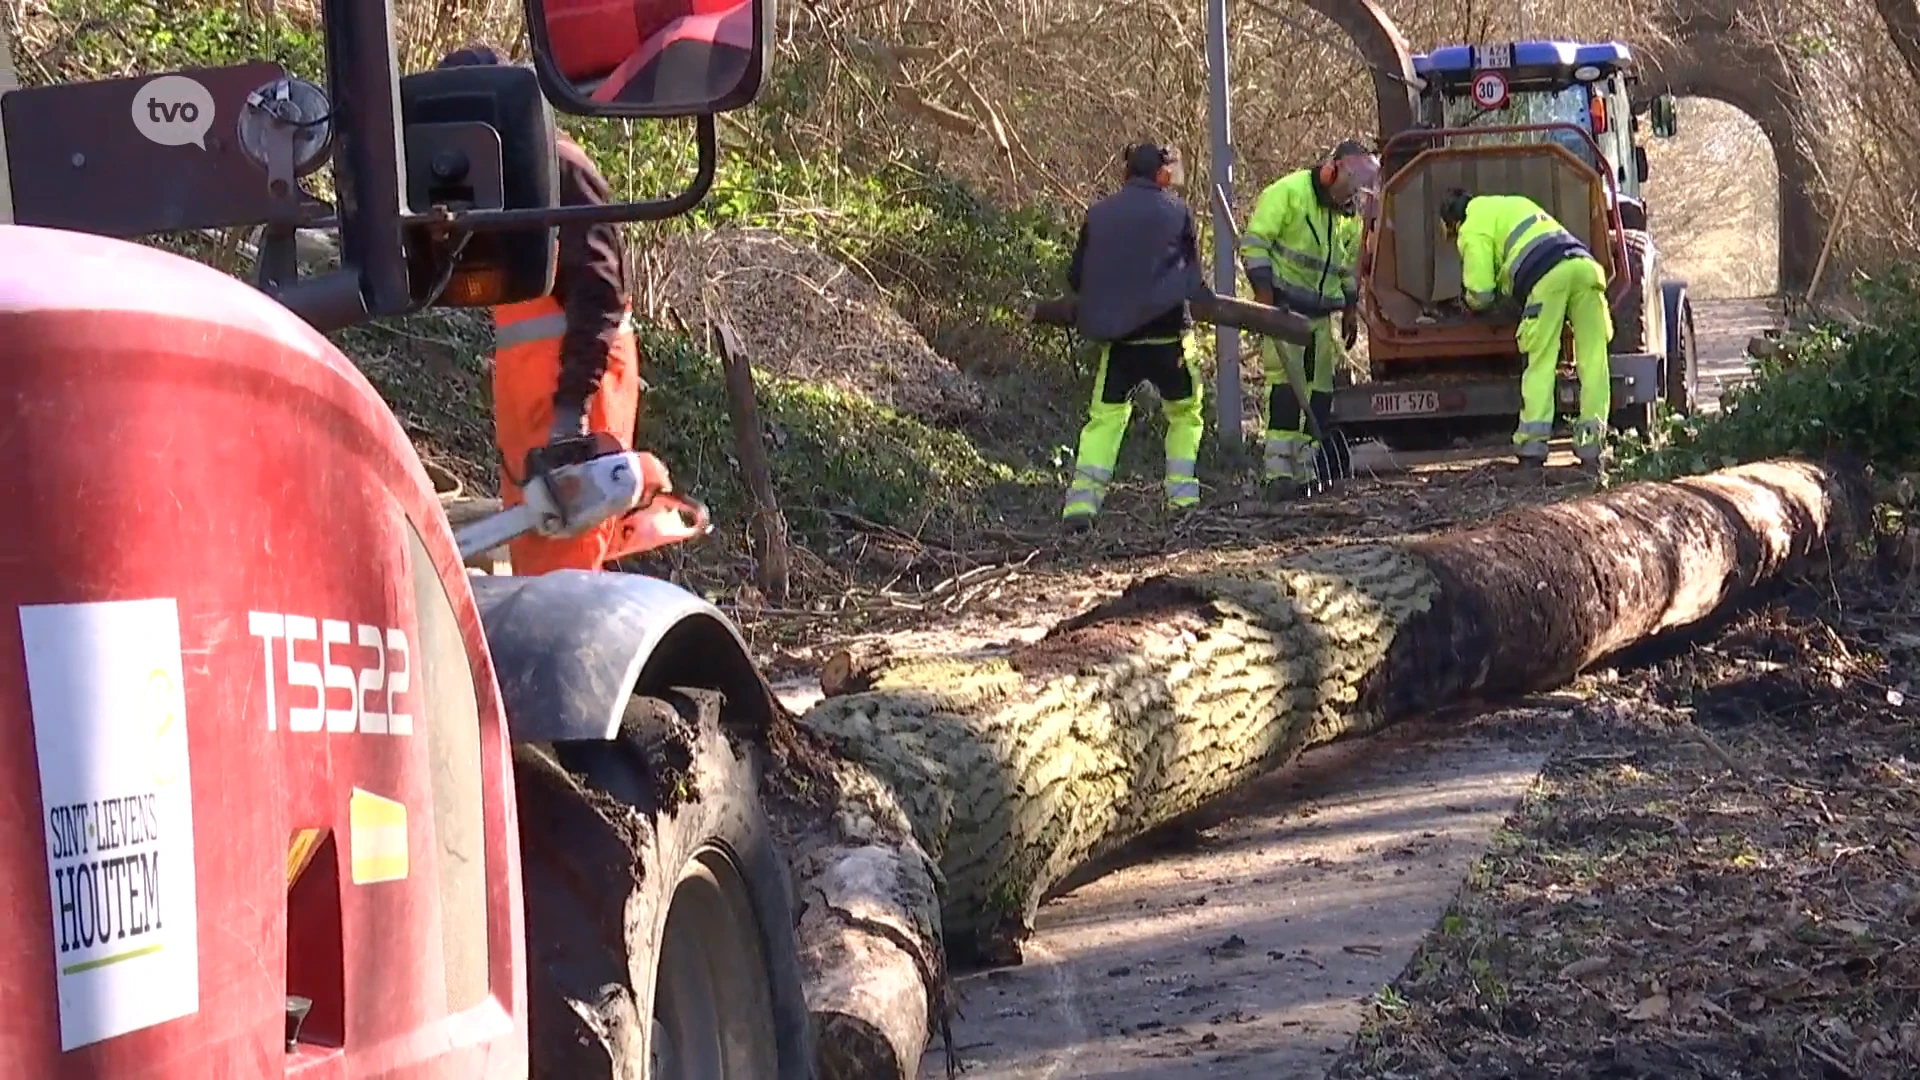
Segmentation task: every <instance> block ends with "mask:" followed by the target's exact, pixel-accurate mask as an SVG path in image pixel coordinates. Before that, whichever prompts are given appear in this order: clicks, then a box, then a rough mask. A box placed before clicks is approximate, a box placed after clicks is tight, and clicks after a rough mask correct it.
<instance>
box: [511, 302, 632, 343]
mask: <svg viewBox="0 0 1920 1080" xmlns="http://www.w3.org/2000/svg"><path fill="white" fill-rule="evenodd" d="M620 332H621V333H623V334H631V333H633V313H632V312H630V311H629V312H626V313H624V314H622V315H621V316H620ZM566 333H567V313H566V312H564V311H556V312H554V313H552V314H550V315H535V316H534V317H533V318H531V319H521V320H520V321H519V322H510V323H507V324H506V325H504V326H503V325H501V324H500V322H499V320H498V319H496V320H495V321H494V327H493V348H494V350H495V351H496V352H497V351H499V350H501V349H510V348H512V347H514V346H515V345H526V344H528V343H530V342H535V341H545V340H547V339H548V338H557V337H565V336H566Z"/></svg>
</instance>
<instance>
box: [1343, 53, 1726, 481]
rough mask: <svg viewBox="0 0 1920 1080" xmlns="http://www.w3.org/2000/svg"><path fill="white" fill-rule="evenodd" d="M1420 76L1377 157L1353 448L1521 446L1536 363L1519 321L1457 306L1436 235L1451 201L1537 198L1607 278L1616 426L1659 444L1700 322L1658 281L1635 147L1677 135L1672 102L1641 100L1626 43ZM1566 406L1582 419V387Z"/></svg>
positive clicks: (1691, 360) (1424, 61)
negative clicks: (1665, 412) (1514, 435)
mask: <svg viewBox="0 0 1920 1080" xmlns="http://www.w3.org/2000/svg"><path fill="white" fill-rule="evenodd" d="M1413 67H1414V73H1415V74H1416V75H1417V76H1418V83H1419V85H1418V89H1417V110H1416V114H1415V115H1416V120H1415V125H1414V127H1413V128H1412V129H1410V130H1407V131H1403V132H1399V133H1395V134H1393V135H1392V136H1391V137H1390V138H1389V139H1387V141H1386V143H1385V145H1384V146H1382V148H1381V159H1382V171H1381V185H1380V193H1379V199H1378V201H1377V203H1376V206H1375V208H1374V212H1373V213H1372V214H1371V215H1370V216H1369V220H1368V223H1367V228H1366V230H1365V233H1364V236H1363V240H1362V255H1361V268H1362V274H1361V279H1362V280H1361V289H1360V291H1361V309H1362V312H1363V314H1364V316H1365V318H1366V320H1367V327H1368V334H1367V340H1368V353H1369V362H1370V375H1371V381H1369V382H1365V383H1360V384H1356V385H1352V386H1348V387H1344V388H1342V389H1341V390H1339V391H1338V392H1337V393H1336V395H1335V399H1334V403H1333V418H1334V419H1335V420H1336V421H1337V422H1338V423H1339V424H1340V425H1341V426H1342V428H1343V430H1344V431H1345V432H1346V433H1347V434H1349V435H1350V436H1359V437H1373V438H1376V439H1378V440H1380V441H1381V442H1384V443H1386V444H1387V445H1388V446H1389V447H1391V448H1393V449H1406V450H1412V449H1435V448H1439V447H1444V446H1446V445H1448V444H1450V443H1453V442H1455V441H1456V440H1461V439H1467V440H1470V441H1479V440H1481V439H1483V438H1487V437H1491V436H1495V435H1504V434H1506V433H1510V432H1511V431H1512V429H1513V424H1514V422H1515V420H1516V418H1517V417H1518V415H1519V411H1520V382H1519V376H1520V371H1521V368H1522V366H1523V359H1522V357H1521V355H1520V351H1519V348H1518V346H1517V345H1516V344H1515V342H1514V331H1515V324H1514V323H1512V322H1505V323H1502V322H1500V321H1497V320H1491V319H1488V318H1486V317H1482V316H1473V315H1470V314H1469V313H1467V312H1466V311H1465V310H1464V309H1463V308H1462V307H1461V306H1460V304H1459V299H1460V261H1459V255H1458V252H1457V251H1455V250H1454V249H1453V246H1452V245H1451V244H1449V243H1446V242H1445V240H1444V238H1443V237H1442V235H1441V232H1440V229H1439V209H1440V201H1441V199H1442V198H1443V197H1444V196H1445V194H1446V192H1447V190H1448V189H1450V188H1454V187H1464V188H1467V189H1469V190H1472V191H1476V192H1481V193H1489V194H1492V193H1507V194H1523V195H1526V196H1528V197H1529V198H1532V199H1533V200H1534V201H1535V202H1538V203H1539V204H1540V205H1541V206H1542V207H1544V208H1546V209H1547V211H1548V212H1549V213H1552V214H1553V215H1554V216H1555V217H1556V218H1558V219H1559V220H1560V222H1561V223H1562V224H1563V225H1565V226H1566V227H1567V228H1568V229H1569V230H1570V231H1572V232H1574V233H1575V234H1576V235H1579V236H1580V237H1581V239H1582V240H1584V241H1585V242H1586V243H1587V245H1588V247H1589V248H1590V249H1591V250H1592V251H1593V253H1594V255H1595V257H1596V258H1598V259H1599V260H1600V261H1601V262H1602V263H1603V264H1605V265H1607V267H1608V281H1609V288H1608V302H1609V305H1610V307H1611V309H1612V312H1613V322H1614V337H1613V342H1612V345H1611V348H1610V352H1611V354H1612V357H1611V359H1612V368H1613V416H1612V423H1613V426H1614V427H1616V428H1628V429H1635V430H1640V431H1645V430H1647V429H1648V428H1649V427H1650V426H1651V424H1652V420H1653V417H1654V412H1655V408H1656V404H1657V403H1658V402H1661V401H1664V402H1666V404H1667V407H1668V408H1669V409H1670V410H1672V411H1673V412H1676V413H1681V414H1685V413H1687V412H1690V411H1691V410H1692V408H1693V405H1694V394H1695V384H1696V380H1697V377H1698V360H1697V350H1696V346H1695V341H1694V328H1693V308H1692V304H1691V302H1690V300H1689V298H1688V296H1687V286H1686V283H1685V282H1683V281H1678V280H1668V279H1666V278H1665V277H1664V276H1663V274H1662V269H1661V264H1660V259H1659V253H1658V250H1657V249H1656V247H1655V245H1654V243H1653V239H1652V237H1651V235H1650V234H1649V233H1648V231H1647V206H1646V202H1645V200H1644V198H1643V196H1642V187H1643V185H1644V184H1645V183H1646V180H1647V174H1648V162H1647V152H1646V148H1645V147H1644V146H1643V145H1642V144H1641V141H1640V137H1641V135H1640V133H1641V131H1642V127H1643V124H1644V125H1645V126H1646V127H1649V128H1651V131H1652V134H1653V135H1655V136H1657V137H1667V136H1671V135H1672V134H1674V132H1675V131H1676V129H1677V125H1676V120H1675V115H1674V101H1673V97H1672V96H1671V95H1669V94H1659V95H1653V96H1646V97H1644V98H1643V99H1641V100H1638V101H1636V95H1635V89H1636V84H1637V82H1638V74H1637V71H1636V66H1635V62H1634V58H1633V53H1632V51H1631V50H1630V49H1629V48H1628V47H1627V46H1626V45H1624V44H1621V43H1619V42H1606V43H1601V44H1584V45H1583V44H1575V43H1572V42H1562V41H1528V42H1518V43H1513V44H1494V45H1449V46H1445V47H1442V48H1439V49H1435V50H1434V51H1433V52H1431V53H1427V54H1423V55H1419V56H1416V57H1414V64H1413ZM1558 398H1559V401H1560V404H1561V409H1562V412H1563V413H1571V412H1572V411H1573V409H1574V406H1575V404H1576V403H1577V401H1578V390H1577V385H1576V383H1575V381H1574V380H1573V378H1572V377H1571V374H1570V373H1563V378H1562V381H1561V385H1560V389H1559V394H1558Z"/></svg>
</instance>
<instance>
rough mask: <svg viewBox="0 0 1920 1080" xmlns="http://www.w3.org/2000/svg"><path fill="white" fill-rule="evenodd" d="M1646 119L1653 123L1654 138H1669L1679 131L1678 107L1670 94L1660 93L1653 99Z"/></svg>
mask: <svg viewBox="0 0 1920 1080" xmlns="http://www.w3.org/2000/svg"><path fill="white" fill-rule="evenodd" d="M1648 112H1649V113H1650V114H1651V115H1650V116H1649V117H1648V119H1649V120H1650V121H1651V122H1652V125H1653V135H1654V138H1656V139H1670V138H1672V137H1673V136H1674V135H1676V134H1678V133H1679V131H1680V114H1679V107H1678V106H1677V105H1676V104H1675V102H1674V100H1673V95H1672V94H1661V95H1660V96H1658V97H1656V98H1654V99H1653V107H1652V108H1651V109H1649V110H1648Z"/></svg>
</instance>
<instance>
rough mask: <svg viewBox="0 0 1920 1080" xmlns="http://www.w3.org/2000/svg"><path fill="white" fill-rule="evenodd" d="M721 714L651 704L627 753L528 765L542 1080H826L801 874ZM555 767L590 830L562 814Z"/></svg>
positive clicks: (534, 750)
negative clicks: (798, 886)
mask: <svg viewBox="0 0 1920 1080" xmlns="http://www.w3.org/2000/svg"><path fill="white" fill-rule="evenodd" d="M720 705H721V696H720V695H719V694H717V693H715V692H712V691H705V690H694V689H681V688H675V689H671V690H665V691H662V692H661V693H659V694H658V696H644V695H635V696H634V697H633V698H632V699H631V700H630V701H629V703H628V706H627V710H626V715H625V718H624V719H623V721H622V725H621V737H620V738H619V739H617V740H615V741H612V742H580V743H564V744H556V745H554V746H553V747H551V749H550V757H549V758H548V759H547V763H546V764H547V769H548V771H547V775H546V776H545V777H540V778H537V777H536V774H538V773H539V772H540V770H541V768H542V766H541V763H539V762H537V761H530V760H529V757H530V755H538V754H539V753H540V752H541V751H542V750H543V749H544V748H541V747H516V748H515V781H516V787H518V788H520V789H521V790H522V792H523V793H524V794H532V795H533V796H534V798H533V799H532V800H524V801H523V806H527V805H528V804H529V803H532V804H533V805H532V807H531V809H532V811H533V812H531V813H529V812H528V811H527V810H525V809H523V811H522V815H521V835H522V839H521V850H522V857H523V861H524V865H525V867H526V890H525V891H526V905H527V961H528V967H529V980H528V998H529V1016H528V1021H529V1023H528V1028H529V1043H530V1046H531V1051H532V1052H531V1058H532V1061H531V1064H532V1070H531V1073H530V1075H531V1077H533V1078H535V1080H538V1078H543V1077H544V1078H551V1080H563V1078H564V1080H603V1078H604V1080H683V1078H684V1080H761V1078H764V1080H811V1078H812V1077H813V1075H814V1072H813V1059H814V1047H813V1033H812V1025H811V1021H810V1020H809V1019H808V1015H807V1004H806V996H805V992H804V990H803V988H802V985H801V976H800V960H799V948H798V945H797V943H796V941H795V937H794V921H795V920H794V907H793V903H792V897H791V895H790V885H789V877H788V870H787V864H786V861H785V859H784V858H783V857H782V856H781V854H780V852H779V851H778V850H777V849H776V848H775V846H774V842H773V837H772V834H771V832H770V830H769V828H768V825H767V819H766V816H765V813H764V812H763V810H762V809H761V805H760V799H759V794H758V784H757V776H756V770H755V768H754V765H753V762H752V760H751V757H750V755H749V754H747V753H746V752H745V751H742V752H739V753H736V751H735V749H734V747H733V745H732V744H731V742H730V740H729V738H728V736H727V734H726V733H725V732H724V731H723V730H722V728H721V725H720ZM556 767H557V769H558V770H560V772H561V773H563V774H564V777H563V778H562V782H563V783H570V785H571V787H570V790H569V791H568V792H566V793H563V797H562V798H561V799H560V800H559V801H560V802H562V803H566V804H568V805H567V806H566V810H567V811H568V813H569V814H570V815H572V816H573V818H575V819H577V823H576V820H559V819H556V817H555V816H554V815H553V814H552V813H549V812H546V811H548V810H550V809H551V808H553V807H554V805H555V802H556V800H555V799H554V797H553V792H554V790H555V786H554V784H553V782H552V778H553V776H554V774H553V772H552V769H553V768H556ZM523 774H525V775H523ZM533 784H541V785H542V787H543V788H544V789H545V790H544V791H541V792H528V788H529V787H530V786H531V785H533ZM542 795H544V796H545V800H544V802H542V801H540V799H541V796H542ZM568 795H570V796H572V797H571V798H568V797H566V796H568ZM623 811H624V813H623ZM596 822H598V823H603V824H602V825H601V827H595V824H594V823H596ZM609 825H610V826H611V828H607V827H605V826H609ZM581 826H584V827H581ZM589 837H591V839H589Z"/></svg>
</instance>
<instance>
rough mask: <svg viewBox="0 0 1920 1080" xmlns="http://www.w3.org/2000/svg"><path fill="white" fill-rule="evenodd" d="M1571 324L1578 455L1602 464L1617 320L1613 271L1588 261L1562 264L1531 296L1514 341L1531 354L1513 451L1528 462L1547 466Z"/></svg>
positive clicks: (1523, 379)
mask: <svg viewBox="0 0 1920 1080" xmlns="http://www.w3.org/2000/svg"><path fill="white" fill-rule="evenodd" d="M1568 324H1572V326H1573V366H1574V369H1575V370H1576V371H1577V372H1578V373H1579V375H1580V417H1579V420H1578V421H1577V422H1575V424H1574V428H1573V452H1574V453H1575V454H1576V455H1578V456H1579V458H1580V460H1581V461H1583V462H1587V463H1589V464H1591V463H1592V462H1595V461H1598V460H1600V447H1601V445H1602V444H1604V443H1605V442H1606V438H1607V413H1608V411H1609V410H1610V409H1611V408H1612V406H1613V385H1612V377H1613V370H1612V368H1611V367H1610V366H1609V365H1608V363H1607V345H1608V343H1609V342H1611V341H1612V340H1613V319H1612V317H1611V316H1610V315H1609V314H1608V312H1607V272H1606V271H1605V270H1604V269H1602V268H1601V266H1600V264H1599V263H1597V262H1595V261H1594V260H1592V259H1589V258H1584V257H1582V258H1573V259H1563V260H1561V262H1560V265H1558V266H1556V267H1554V268H1553V269H1551V270H1549V271H1547V273H1546V276H1544V277H1542V278H1541V279H1540V280H1539V282H1537V283H1536V284H1535V285H1534V287H1533V292H1531V293H1530V294H1528V296H1527V306H1526V307H1525V308H1524V309H1523V310H1522V312H1521V319H1520V330H1519V332H1518V334H1516V335H1515V337H1516V338H1517V340H1518V341H1519V343H1520V351H1521V352H1523V353H1525V354H1526V356H1527V369H1526V371H1525V372H1523V373H1522V374H1521V376H1520V426H1519V427H1518V428H1516V429H1514V432H1513V445H1514V449H1515V452H1516V453H1518V454H1519V455H1520V457H1522V458H1526V459H1530V460H1538V461H1544V460H1546V457H1547V440H1548V439H1549V438H1551V437H1552V435H1553V407H1554V383H1555V369H1556V368H1558V367H1559V364H1560V341H1561V335H1562V330H1563V328H1564V327H1566V326H1567V325H1568Z"/></svg>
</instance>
